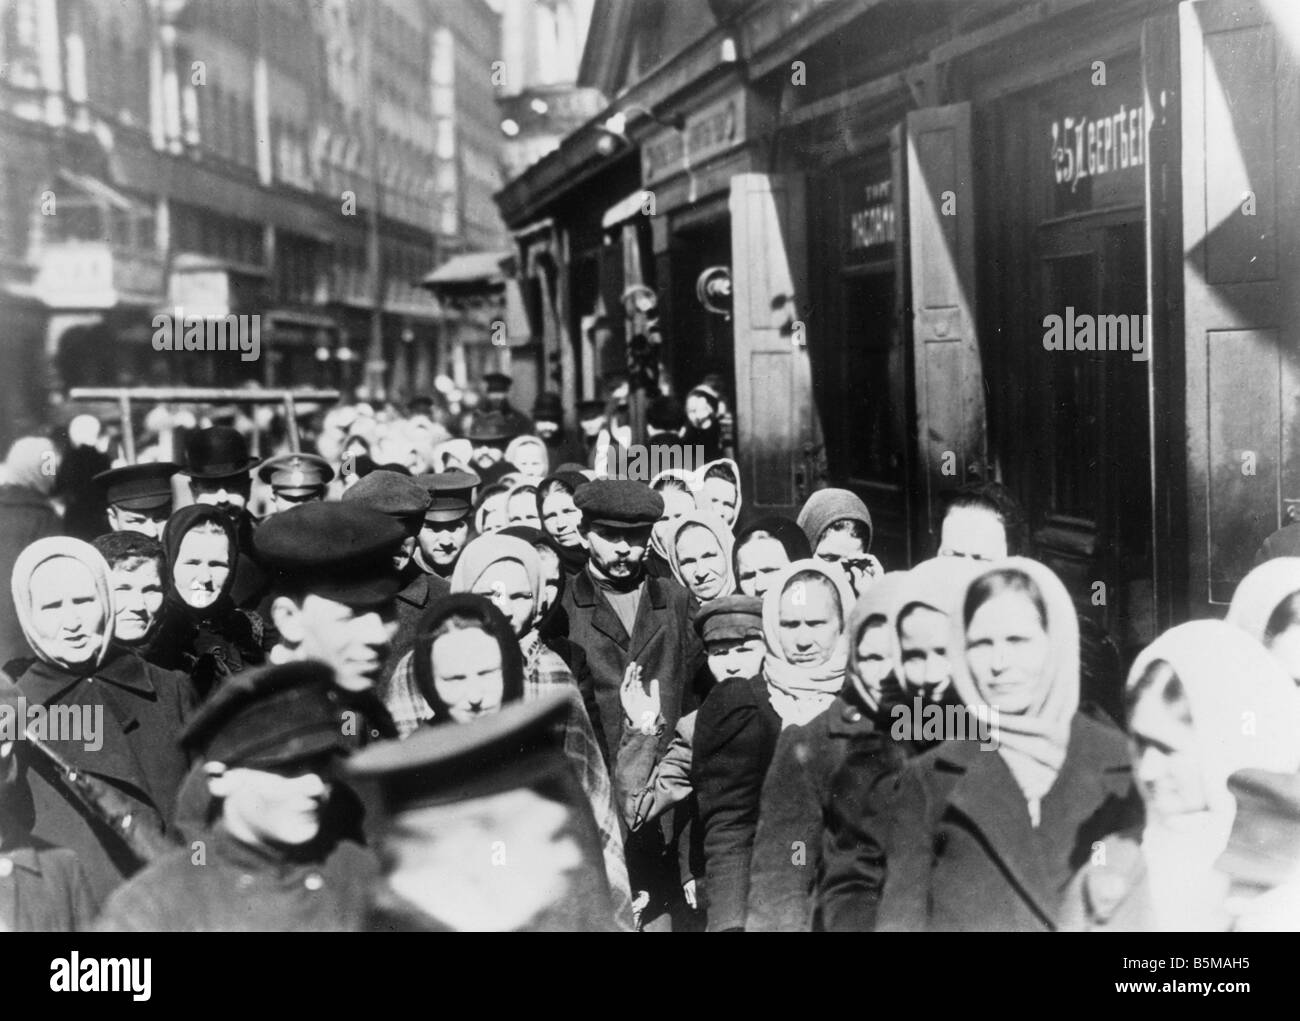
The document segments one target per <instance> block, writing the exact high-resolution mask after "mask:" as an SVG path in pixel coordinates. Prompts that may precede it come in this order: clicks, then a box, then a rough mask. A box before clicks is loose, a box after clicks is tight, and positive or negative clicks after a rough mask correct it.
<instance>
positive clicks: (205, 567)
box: [172, 528, 230, 610]
mask: <svg viewBox="0 0 1300 1021" xmlns="http://www.w3.org/2000/svg"><path fill="white" fill-rule="evenodd" d="M229 576H230V546H229V543H228V542H227V541H226V535H225V533H224V532H208V531H200V530H198V529H197V528H195V529H191V530H190V531H188V532H186V533H185V536H184V538H182V539H181V544H180V548H179V549H178V550H177V551H176V564H175V566H174V567H173V568H172V580H173V582H174V583H175V585H176V592H177V593H178V594H179V595H180V597H181V598H182V599H184V600H185V602H187V603H188V604H189V605H190V606H192V607H194V608H195V609H196V610H202V609H203V608H204V607H208V606H211V605H212V604H213V603H215V602H216V601H217V597H218V596H219V595H221V589H222V586H224V585H225V584H226V579H227V578H228V577H229Z"/></svg>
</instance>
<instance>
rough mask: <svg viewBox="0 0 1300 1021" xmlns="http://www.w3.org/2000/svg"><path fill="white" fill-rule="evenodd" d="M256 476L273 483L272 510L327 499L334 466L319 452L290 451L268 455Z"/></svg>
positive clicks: (271, 485) (270, 483)
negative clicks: (269, 456)
mask: <svg viewBox="0 0 1300 1021" xmlns="http://www.w3.org/2000/svg"><path fill="white" fill-rule="evenodd" d="M257 477H258V478H259V479H260V480H261V481H262V482H264V483H265V484H266V485H268V486H270V487H271V513H272V514H274V513H277V512H279V511H287V510H288V509H289V508H290V507H297V506H298V505H299V504H304V503H311V502H313V501H321V500H324V499H325V493H326V491H327V490H328V489H329V484H330V482H331V480H333V478H334V469H333V468H331V467H330V463H329V462H328V461H326V460H325V458H323V457H321V456H319V455H317V454H302V453H291V454H281V455H280V456H279V457H272V458H268V459H267V460H266V461H263V462H262V466H261V467H260V468H258V469H257Z"/></svg>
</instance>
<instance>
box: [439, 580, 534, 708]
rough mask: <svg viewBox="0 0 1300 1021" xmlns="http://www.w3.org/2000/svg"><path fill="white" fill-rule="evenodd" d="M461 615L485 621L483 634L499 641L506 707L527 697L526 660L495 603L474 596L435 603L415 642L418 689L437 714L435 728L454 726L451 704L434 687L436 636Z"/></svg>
mask: <svg viewBox="0 0 1300 1021" xmlns="http://www.w3.org/2000/svg"><path fill="white" fill-rule="evenodd" d="M458 613H459V614H465V615H466V616H469V617H471V618H473V619H475V620H481V621H483V622H484V623H483V630H485V631H486V632H487V633H488V634H489V635H491V636H492V637H493V638H494V639H496V643H497V648H499V649H500V650H501V680H502V684H503V688H502V696H501V702H502V704H503V705H505V704H509V703H510V702H518V701H519V700H520V699H522V698H523V697H524V658H523V654H522V653H521V652H520V651H519V640H518V638H516V637H515V633H514V629H513V628H512V627H511V626H510V621H508V620H506V618H505V615H504V614H502V612H501V611H500V610H498V609H497V608H496V607H495V606H493V605H492V602H491V600H488V599H485V598H484V597H483V596H476V595H474V594H472V593H470V592H456V593H453V594H452V595H449V596H443V597H442V598H441V599H435V600H434V601H433V603H432V604H431V605H430V606H429V609H428V610H427V611H425V614H424V616H423V617H421V618H420V623H419V625H418V626H417V628H416V634H418V635H419V637H418V638H417V639H416V640H415V686H416V688H417V689H418V690H419V692H420V695H421V696H422V697H423V698H424V700H425V701H426V702H428V703H429V708H431V709H432V710H433V719H432V720H430V721H429V722H430V723H431V724H439V723H451V722H453V720H452V718H451V711H450V709H449V708H448V706H447V703H446V702H444V701H443V700H442V699H441V698H439V697H438V691H437V686H436V685H435V684H434V683H433V637H432V636H433V632H434V631H435V630H437V628H438V626H439V625H440V624H441V623H442V622H443V621H444V620H446V619H447V618H448V617H451V616H454V615H455V614H458Z"/></svg>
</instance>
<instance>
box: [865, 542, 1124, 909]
mask: <svg viewBox="0 0 1300 1021" xmlns="http://www.w3.org/2000/svg"><path fill="white" fill-rule="evenodd" d="M950 623H951V634H952V637H951V639H950V645H951V647H952V648H953V649H954V650H956V651H957V653H958V654H957V655H956V656H955V657H954V659H953V685H954V687H955V688H956V689H957V692H958V694H959V695H960V696H961V698H962V701H963V702H964V704H965V709H960V708H956V709H952V710H949V711H945V712H943V713H942V718H941V719H940V720H939V722H940V723H941V724H942V727H943V730H944V732H945V736H946V737H947V738H948V740H945V741H944V743H943V744H941V745H939V746H938V747H937V748H935V749H933V750H932V751H930V752H929V753H928V754H925V755H922V756H920V757H919V758H916V759H914V760H912V761H911V762H910V763H908V765H907V766H906V767H905V768H904V770H903V772H902V774H901V776H900V781H899V785H898V790H897V793H896V794H895V795H894V797H893V801H892V803H891V804H890V807H889V809H888V811H887V813H885V817H884V819H882V820H881V825H882V829H883V831H884V832H883V840H881V844H882V846H883V847H884V852H885V867H886V879H885V886H884V892H883V894H882V896H881V901H880V908H879V914H878V918H877V927H878V928H879V929H894V930H898V929H907V930H979V931H1010V930H1025V931H1049V932H1050V931H1055V930H1056V929H1057V927H1058V919H1059V916H1060V913H1061V909H1062V891H1063V890H1064V889H1065V887H1066V885H1067V883H1068V882H1069V881H1070V878H1071V876H1073V875H1074V873H1075V871H1076V870H1077V869H1078V868H1079V866H1080V865H1081V864H1083V862H1084V861H1086V860H1087V856H1088V855H1089V854H1090V853H1091V850H1092V843H1093V841H1094V840H1096V839H1099V838H1100V836H1101V835H1102V834H1105V833H1108V832H1114V831H1116V830H1122V829H1124V828H1126V827H1128V826H1131V825H1134V824H1135V823H1136V822H1137V821H1138V820H1140V819H1141V802H1140V800H1139V798H1138V795H1137V791H1136V789H1135V788H1134V786H1133V777H1132V771H1131V769H1130V767H1129V763H1128V749H1127V746H1126V742H1125V740H1124V735H1123V734H1122V733H1120V731H1119V730H1118V729H1116V728H1114V727H1111V726H1109V725H1108V724H1105V723H1102V722H1100V721H1098V720H1096V719H1094V718H1092V717H1090V716H1088V715H1086V714H1084V713H1080V712H1077V711H1076V710H1077V707H1078V704H1079V625H1078V620H1077V618H1076V616H1075V610H1074V604H1073V602H1072V601H1071V599H1070V596H1069V593H1068V592H1066V590H1065V586H1064V585H1062V584H1061V581H1060V579H1059V578H1057V577H1056V575H1055V574H1054V573H1052V571H1051V570H1050V569H1048V568H1047V567H1044V566H1043V565H1042V564H1040V563H1037V562H1036V561H1033V560H1027V559H1025V558H1023V557H1010V558H1008V559H1006V560H1004V561H1001V562H1000V563H998V564H995V565H993V566H992V567H988V566H985V567H984V569H983V570H981V571H979V572H978V574H977V576H976V577H975V578H974V580H973V581H971V582H970V584H969V585H968V586H967V587H966V589H965V592H964V593H963V595H962V597H961V602H960V611H959V612H958V613H957V614H956V615H955V616H954V618H953V619H952V621H951V622H950ZM931 709H933V707H931ZM934 712H937V710H934ZM925 715H927V716H930V715H933V712H931V711H928V710H927V712H926V713H925ZM899 722H900V723H902V724H904V725H906V723H907V722H908V721H906V720H902V721H899ZM910 722H911V726H912V727H913V728H915V727H918V726H922V725H924V723H925V722H927V721H925V720H922V721H917V720H912V721H910Z"/></svg>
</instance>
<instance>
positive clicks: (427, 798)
mask: <svg viewBox="0 0 1300 1021" xmlns="http://www.w3.org/2000/svg"><path fill="white" fill-rule="evenodd" d="M566 712H567V709H566V700H565V696H564V695H562V694H556V695H548V696H545V697H543V698H540V699H537V700H536V701H525V702H521V703H517V704H514V705H508V706H505V707H504V708H502V709H501V711H500V712H497V713H494V714H492V715H490V716H486V717H483V718H481V719H479V720H475V721H472V722H469V723H463V724H458V725H455V726H443V727H426V728H422V729H420V730H418V731H416V732H415V733H414V734H412V735H411V736H410V737H409V738H407V739H406V740H404V741H390V742H385V743H384V744H381V745H375V746H374V747H373V748H368V749H366V750H365V751H363V752H361V753H359V754H358V755H356V756H355V757H354V758H353V759H352V760H351V761H350V762H349V763H348V772H349V774H350V775H351V776H352V777H353V778H354V780H355V781H356V782H358V783H364V784H367V785H369V786H371V787H372V788H373V789H376V790H377V793H378V798H377V800H378V801H379V803H380V804H381V805H382V806H383V814H384V816H385V817H386V823H385V825H384V826H383V827H382V828H381V832H380V837H379V839H380V842H381V845H382V857H383V861H384V865H385V875H384V876H383V878H382V880H381V881H380V882H379V883H378V884H377V885H376V887H375V891H374V895H373V898H372V906H371V912H370V918H369V924H368V928H369V929H370V930H371V931H376V932H394V931H397V932H417V931H423V932H430V931H433V932H466V931H471V932H502V931H514V932H593V931H595V932H610V931H615V930H616V928H617V926H616V924H615V919H614V907H613V903H612V898H611V896H610V891H609V883H608V881H607V879H606V875H605V868H604V864H603V861H602V854H601V843H600V836H599V834H598V831H597V829H596V822H595V820H594V818H593V817H592V813H591V804H590V802H589V801H588V800H587V796H586V795H585V794H584V793H583V789H582V785H581V784H580V783H579V782H578V779H577V777H576V776H575V775H574V773H573V770H572V769H571V768H570V766H569V764H568V761H567V759H566V758H565V755H564V752H563V750H562V749H561V748H560V747H559V746H558V745H557V743H556V742H555V740H554V733H555V727H557V726H561V725H562V722H561V721H562V720H563V719H564V716H565V713H566ZM485 852H486V853H485Z"/></svg>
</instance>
